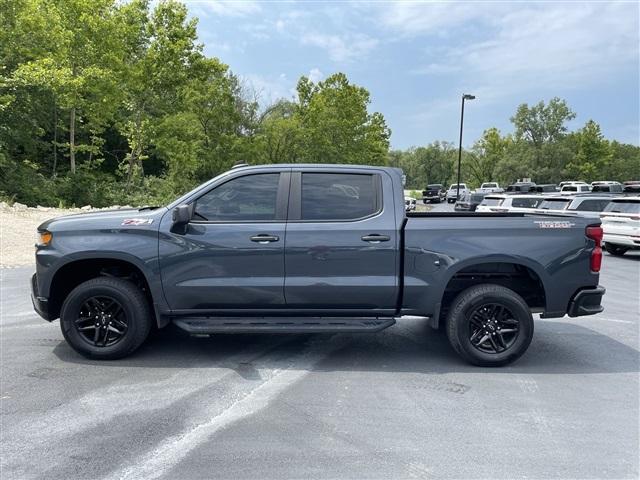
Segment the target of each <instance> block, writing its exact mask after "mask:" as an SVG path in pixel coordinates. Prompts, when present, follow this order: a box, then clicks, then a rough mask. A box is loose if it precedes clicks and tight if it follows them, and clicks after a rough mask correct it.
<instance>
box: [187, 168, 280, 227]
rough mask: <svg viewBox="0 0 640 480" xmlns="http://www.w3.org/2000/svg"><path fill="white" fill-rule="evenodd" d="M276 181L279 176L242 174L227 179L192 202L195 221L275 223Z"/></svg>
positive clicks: (271, 174)
mask: <svg viewBox="0 0 640 480" xmlns="http://www.w3.org/2000/svg"><path fill="white" fill-rule="evenodd" d="M279 180H280V174H279V173H262V174H256V175H246V176H244V177H239V178H234V179H233V180H229V181H228V182H226V183H223V184H222V185H219V186H217V187H215V188H214V189H213V190H210V191H208V192H207V193H205V194H204V195H203V196H202V197H200V198H199V199H198V200H196V204H195V209H194V211H195V221H210V222H268V221H272V220H275V219H276V198H277V196H278V182H279Z"/></svg>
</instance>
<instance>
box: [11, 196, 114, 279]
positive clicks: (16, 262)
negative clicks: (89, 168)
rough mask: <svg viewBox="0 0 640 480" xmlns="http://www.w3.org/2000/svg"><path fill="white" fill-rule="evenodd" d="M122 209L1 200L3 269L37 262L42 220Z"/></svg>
mask: <svg viewBox="0 0 640 480" xmlns="http://www.w3.org/2000/svg"><path fill="white" fill-rule="evenodd" d="M113 208H119V206H115V207H108V208H105V209H101V208H92V207H91V206H90V205H87V206H85V207H82V208H52V207H41V206H37V207H27V206H26V205H23V204H21V203H17V202H16V203H14V204H13V205H9V204H7V203H6V202H0V268H7V267H16V266H21V265H33V264H34V263H35V256H34V244H35V242H36V230H37V228H38V225H40V224H41V223H42V222H44V221H46V220H48V219H50V218H54V217H60V216H63V215H70V214H72V213H82V212H91V211H96V210H107V209H113Z"/></svg>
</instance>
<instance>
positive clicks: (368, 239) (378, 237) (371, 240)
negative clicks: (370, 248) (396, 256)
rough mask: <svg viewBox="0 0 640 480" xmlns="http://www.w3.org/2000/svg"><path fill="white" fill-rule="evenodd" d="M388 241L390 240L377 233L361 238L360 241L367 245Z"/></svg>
mask: <svg viewBox="0 0 640 480" xmlns="http://www.w3.org/2000/svg"><path fill="white" fill-rule="evenodd" d="M389 240H391V238H389V237H388V236H386V235H379V234H377V233H372V234H371V235H365V236H364V237H362V241H364V242H369V243H380V242H388V241H389Z"/></svg>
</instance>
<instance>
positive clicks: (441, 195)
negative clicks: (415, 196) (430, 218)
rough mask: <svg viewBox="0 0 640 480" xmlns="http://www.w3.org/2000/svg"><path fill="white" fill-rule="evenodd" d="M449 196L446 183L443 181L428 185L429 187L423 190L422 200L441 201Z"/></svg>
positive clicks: (426, 201) (427, 201) (425, 201)
mask: <svg viewBox="0 0 640 480" xmlns="http://www.w3.org/2000/svg"><path fill="white" fill-rule="evenodd" d="M445 198H447V191H446V190H445V188H444V185H442V184H441V183H430V184H429V185H427V189H426V190H423V191H422V202H423V203H429V202H436V203H440V202H442V201H443V200H444V199H445Z"/></svg>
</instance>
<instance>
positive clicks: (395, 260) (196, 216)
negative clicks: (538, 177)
mask: <svg viewBox="0 0 640 480" xmlns="http://www.w3.org/2000/svg"><path fill="white" fill-rule="evenodd" d="M38 232H39V235H40V239H39V242H38V244H37V251H36V270H37V273H36V274H35V275H34V276H33V278H32V291H33V294H32V298H33V304H34V307H35V309H36V311H37V312H38V313H39V314H40V315H41V316H42V317H43V318H45V319H46V320H49V321H51V320H54V319H56V318H58V317H60V326H61V329H62V333H63V335H64V337H65V339H66V340H67V342H68V343H69V344H70V345H71V346H72V347H73V348H74V349H75V350H76V351H78V352H79V353H80V354H82V355H85V356H88V357H91V358H98V359H114V358H120V357H124V356H125V355H128V354H130V353H132V352H133V351H134V350H136V349H137V348H138V347H139V346H140V345H141V344H142V343H143V342H144V341H145V339H146V338H147V336H148V334H149V332H150V331H151V329H152V328H162V327H165V326H166V325H168V324H170V323H173V324H175V325H176V326H178V327H179V328H181V329H183V330H186V331H187V332H189V333H191V334H196V335H210V334H218V333H240V332H270V333H272V332H283V333H293V332H376V331H379V330H382V329H384V328H387V327H390V326H391V325H393V324H394V323H395V322H396V321H397V320H398V321H402V317H403V316H419V317H425V322H428V323H429V325H430V326H432V327H433V328H436V329H444V330H445V331H446V333H447V336H448V338H449V341H450V343H451V345H452V346H453V348H454V349H455V350H456V351H457V352H458V353H459V354H460V355H461V356H462V357H463V358H464V359H466V360H467V361H469V362H471V363H473V364H476V365H483V366H498V365H504V364H507V363H509V362H511V361H513V360H515V359H517V358H518V357H520V356H521V355H522V354H523V353H524V352H525V351H526V349H527V347H528V346H529V344H530V342H531V339H532V335H533V317H532V313H533V312H537V313H541V314H542V316H543V317H562V316H564V315H566V314H568V315H569V316H572V317H575V316H579V315H591V314H595V313H598V312H601V311H602V307H601V305H600V302H601V298H602V295H603V294H604V289H603V288H602V287H600V286H598V278H599V273H598V272H599V270H600V263H601V258H602V250H601V248H600V243H601V239H602V229H601V228H600V221H599V220H597V219H596V220H594V219H587V218H576V217H571V218H568V217H562V216H554V215H537V216H535V215H525V214H504V213H486V214H469V213H405V209H404V195H403V185H402V172H401V171H400V170H398V169H394V168H384V167H361V166H347V165H270V166H253V167H248V166H247V167H240V168H234V169H232V170H231V171H229V172H226V173H224V174H222V175H220V176H218V177H216V178H214V179H212V180H211V181H209V182H207V183H205V184H203V185H201V186H200V187H198V188H196V189H195V190H193V191H191V192H189V193H187V194H186V195H184V196H183V197H181V198H179V199H178V200H176V201H175V202H173V203H172V204H170V205H168V206H167V207H158V208H141V209H128V210H113V211H104V212H99V213H86V214H80V215H70V216H66V217H60V218H55V219H52V220H49V221H47V222H45V223H43V224H42V225H40V227H39V228H38Z"/></svg>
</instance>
